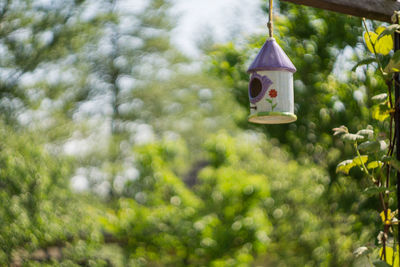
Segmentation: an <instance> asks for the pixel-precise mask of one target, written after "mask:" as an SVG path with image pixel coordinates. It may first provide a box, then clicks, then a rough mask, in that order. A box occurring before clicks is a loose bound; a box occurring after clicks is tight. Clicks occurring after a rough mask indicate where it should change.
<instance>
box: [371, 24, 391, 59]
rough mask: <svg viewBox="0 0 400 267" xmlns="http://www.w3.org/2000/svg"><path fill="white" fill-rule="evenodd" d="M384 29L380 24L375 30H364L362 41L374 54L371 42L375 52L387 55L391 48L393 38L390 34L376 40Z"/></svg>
mask: <svg viewBox="0 0 400 267" xmlns="http://www.w3.org/2000/svg"><path fill="white" fill-rule="evenodd" d="M384 30H385V27H383V26H380V27H378V28H377V29H376V33H375V32H369V33H367V32H365V33H364V41H365V44H366V45H367V47H368V50H369V51H370V52H371V53H373V54H374V49H373V46H372V45H373V44H374V46H375V51H376V53H377V54H382V55H387V54H389V53H390V51H392V49H393V38H392V36H391V35H384V36H382V37H381V38H380V39H379V40H378V36H379V35H380V34H381V33H382V32H383V31H384Z"/></svg>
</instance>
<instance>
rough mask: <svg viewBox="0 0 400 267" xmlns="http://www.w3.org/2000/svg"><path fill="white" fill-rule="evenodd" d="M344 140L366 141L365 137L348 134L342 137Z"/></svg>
mask: <svg viewBox="0 0 400 267" xmlns="http://www.w3.org/2000/svg"><path fill="white" fill-rule="evenodd" d="M342 139H343V140H345V141H357V140H362V139H364V136H362V135H359V134H351V133H347V134H344V135H343V136H342Z"/></svg>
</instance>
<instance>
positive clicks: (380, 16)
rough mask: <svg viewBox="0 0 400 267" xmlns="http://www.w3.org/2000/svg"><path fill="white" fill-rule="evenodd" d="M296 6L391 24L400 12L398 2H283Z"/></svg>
mask: <svg viewBox="0 0 400 267" xmlns="http://www.w3.org/2000/svg"><path fill="white" fill-rule="evenodd" d="M282 1H286V2H291V3H294V4H299V5H305V6H311V7H316V8H321V9H325V10H330V11H335V12H339V13H343V14H347V15H353V16H356V17H365V18H367V19H373V20H380V21H384V22H389V23H391V17H392V15H393V13H394V12H395V11H400V2H398V1H397V0H282Z"/></svg>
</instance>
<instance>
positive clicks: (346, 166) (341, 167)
mask: <svg viewBox="0 0 400 267" xmlns="http://www.w3.org/2000/svg"><path fill="white" fill-rule="evenodd" d="M355 166H357V165H356V164H355V163H354V162H353V160H352V159H348V160H345V161H342V162H340V163H339V164H338V165H337V167H336V173H340V172H341V173H344V174H349V171H350V169H351V168H353V167H355Z"/></svg>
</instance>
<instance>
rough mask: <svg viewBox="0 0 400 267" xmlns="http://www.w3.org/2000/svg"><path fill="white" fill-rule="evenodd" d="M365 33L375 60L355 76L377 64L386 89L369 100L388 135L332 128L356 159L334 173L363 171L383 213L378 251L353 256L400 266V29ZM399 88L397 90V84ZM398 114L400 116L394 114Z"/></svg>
mask: <svg viewBox="0 0 400 267" xmlns="http://www.w3.org/2000/svg"><path fill="white" fill-rule="evenodd" d="M363 25H364V27H365V33H364V41H365V44H366V46H367V48H368V50H369V52H371V54H372V55H371V57H368V58H365V59H363V60H361V61H360V62H358V63H357V65H356V66H355V67H354V68H353V70H355V69H357V68H358V67H359V66H361V65H368V64H376V66H377V68H378V72H379V73H380V75H381V76H382V77H383V79H384V80H385V83H386V88H385V92H381V93H380V94H378V95H376V96H373V97H372V98H371V100H372V103H373V107H372V109H371V111H372V117H373V119H375V120H377V121H380V122H382V123H383V125H385V129H386V130H387V133H384V134H382V133H379V132H378V131H377V130H376V129H374V128H373V127H372V126H371V125H368V126H367V127H366V128H365V129H362V130H359V131H357V132H355V133H351V132H350V131H349V129H348V128H347V127H346V126H344V125H343V126H340V127H338V128H334V129H333V132H334V135H335V136H339V137H340V138H341V139H342V140H343V141H344V142H349V143H351V144H352V146H353V148H354V153H355V155H354V158H352V159H348V160H345V161H342V162H340V163H339V164H338V166H337V168H336V171H337V172H338V173H343V174H345V175H350V170H351V169H352V168H354V167H356V168H359V169H360V170H361V171H362V173H363V174H364V176H365V177H366V179H367V184H368V186H367V187H366V188H365V189H364V193H365V194H367V195H370V196H375V195H376V196H378V199H379V202H380V207H381V210H380V211H379V213H380V220H381V221H382V230H381V231H380V233H379V234H378V236H377V243H378V246H377V247H374V248H373V247H360V248H358V249H357V250H356V251H355V255H356V257H357V258H358V260H360V261H361V260H362V259H367V260H366V261H365V262H364V263H363V264H364V265H363V266H365V264H367V265H368V264H370V266H399V238H398V235H399V228H398V226H399V223H398V219H397V218H398V208H396V204H395V203H396V201H395V200H396V199H397V198H396V186H395V185H396V182H395V181H396V180H395V179H396V174H397V172H400V162H399V161H397V160H396V158H395V156H394V151H395V144H396V140H397V138H399V137H398V136H399V134H400V133H398V132H397V131H396V129H395V127H394V120H395V119H398V115H397V114H398V112H399V110H398V107H399V103H395V96H394V92H393V90H394V87H395V86H396V83H397V81H396V79H395V76H396V75H398V74H396V73H397V72H400V50H399V51H396V52H392V51H393V37H392V36H393V34H394V33H395V32H398V33H400V25H398V24H392V25H389V26H387V27H383V26H380V27H378V28H377V29H376V30H375V31H370V30H369V29H368V26H367V24H366V22H365V19H363ZM397 85H399V84H397ZM396 109H397V110H396Z"/></svg>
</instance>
